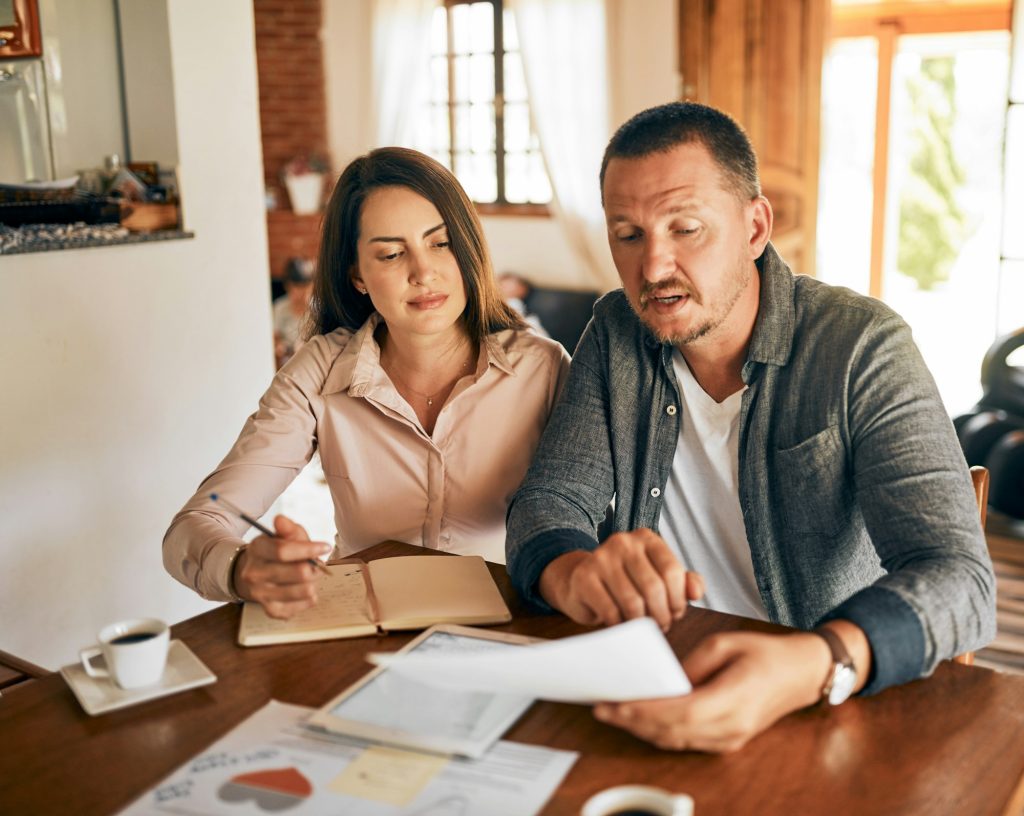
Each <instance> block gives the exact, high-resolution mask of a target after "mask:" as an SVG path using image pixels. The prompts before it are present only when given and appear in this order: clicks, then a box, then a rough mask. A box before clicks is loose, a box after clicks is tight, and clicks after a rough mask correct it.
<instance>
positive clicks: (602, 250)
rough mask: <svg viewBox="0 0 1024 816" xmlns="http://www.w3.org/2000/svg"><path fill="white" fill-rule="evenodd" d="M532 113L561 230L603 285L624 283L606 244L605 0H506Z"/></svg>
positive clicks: (596, 284)
mask: <svg viewBox="0 0 1024 816" xmlns="http://www.w3.org/2000/svg"><path fill="white" fill-rule="evenodd" d="M508 5H510V6H511V7H512V8H513V10H514V12H515V21H516V27H517V29H518V32H519V47H520V48H521V50H522V54H523V63H524V66H525V70H526V85H527V91H528V93H529V97H530V113H531V115H532V117H533V124H534V127H535V129H536V132H537V137H538V138H539V139H540V146H541V152H542V153H543V155H544V162H545V164H546V165H547V170H548V175H549V177H550V179H551V187H552V189H553V190H554V196H555V202H554V211H555V214H556V217H557V218H558V219H559V222H560V224H561V226H562V230H563V232H564V233H565V236H566V238H567V240H568V242H569V245H570V246H571V247H572V249H573V251H574V252H575V254H576V256H577V257H578V258H579V260H580V263H582V264H583V265H584V267H585V269H586V270H587V273H588V275H587V276H588V278H589V280H590V283H591V284H592V285H593V286H594V287H595V288H598V289H601V290H608V289H614V288H616V287H618V286H620V285H621V283H620V281H619V277H618V275H617V274H616V272H615V267H614V265H613V264H612V260H611V254H610V252H609V250H608V238H607V230H606V228H605V222H604V212H603V210H602V208H601V196H600V193H601V191H600V188H599V187H598V179H597V177H598V172H599V171H600V169H601V156H602V155H603V153H604V148H605V145H606V144H607V143H608V138H609V136H610V135H611V134H610V130H609V113H608V97H609V86H608V63H607V60H608V48H607V37H606V27H605V10H604V0H508Z"/></svg>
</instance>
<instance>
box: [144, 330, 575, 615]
mask: <svg viewBox="0 0 1024 816" xmlns="http://www.w3.org/2000/svg"><path fill="white" fill-rule="evenodd" d="M379 322H380V318H379V316H377V315H374V316H372V317H371V318H370V319H369V320H368V321H367V322H366V324H365V325H364V326H363V327H362V328H361V329H359V330H358V331H357V332H355V333H352V332H350V331H347V330H345V329H337V330H336V331H333V332H331V333H330V334H328V335H322V336H318V337H314V338H313V339H312V340H310V341H309V342H308V343H306V345H304V346H303V347H302V348H301V349H300V350H299V351H298V352H297V353H296V355H295V356H294V357H293V358H292V359H291V360H290V361H289V362H288V364H287V365H285V366H284V367H283V368H282V369H281V370H280V371H279V372H278V374H277V376H276V377H275V378H274V381H273V382H272V383H271V385H270V388H269V389H268V390H267V392H266V393H265V394H264V395H263V397H262V399H261V400H260V405H259V409H258V410H257V411H256V413H255V414H253V415H252V416H251V417H249V419H248V420H247V421H246V423H245V427H244V428H243V429H242V433H241V434H240V435H239V437H238V440H237V441H236V442H235V444H234V446H233V447H232V448H231V451H230V452H229V453H228V455H227V456H226V457H225V459H224V461H223V462H221V463H220V465H219V466H218V467H217V469H216V470H215V471H214V472H213V473H212V474H210V475H209V476H208V477H207V478H206V479H205V480H204V481H203V483H202V484H201V485H200V487H199V490H198V491H197V492H196V494H195V495H194V496H193V497H192V498H191V499H189V501H188V503H187V504H186V505H185V506H184V508H182V510H181V512H179V513H178V514H177V515H176V516H175V517H174V521H173V522H172V523H171V526H170V529H168V531H167V534H166V535H165V536H164V565H165V566H166V568H167V571H168V572H170V573H171V575H173V576H174V577H175V578H177V579H178V580H179V581H181V582H182V583H183V584H185V585H186V586H189V587H192V588H193V589H194V590H195V591H196V592H198V593H199V594H200V595H202V596H203V597H205V598H211V599H215V600H226V599H230V598H231V597H232V595H231V590H230V587H229V583H228V581H229V571H230V565H231V562H232V560H233V558H234V556H235V554H236V552H237V551H238V548H239V547H240V546H241V544H242V540H241V538H240V536H241V535H242V534H243V533H245V532H246V530H247V529H248V527H249V525H248V524H246V523H245V522H244V521H241V520H239V519H237V518H235V517H234V516H233V515H231V514H230V513H227V512H225V511H224V510H223V508H222V507H220V506H218V505H217V504H216V503H214V502H212V501H211V500H210V499H209V495H210V494H211V493H217V494H220V495H222V496H223V497H224V498H226V499H228V500H229V501H231V502H232V503H234V504H235V505H237V506H238V507H240V508H241V509H242V510H244V511H245V512H246V513H248V514H249V515H251V516H253V517H256V518H258V517H260V516H262V515H263V514H264V513H265V512H266V511H267V509H268V508H269V507H270V505H271V504H272V503H273V501H274V500H275V499H276V498H277V497H278V495H280V494H281V492H282V491H283V490H284V489H285V488H286V487H287V486H288V485H289V484H290V483H291V481H292V480H293V479H294V478H295V476H296V475H297V474H298V473H299V471H301V470H302V468H303V467H305V465H306V463H307V462H309V460H310V458H311V457H312V456H313V453H314V451H316V450H317V449H319V451H320V460H321V463H322V464H323V470H324V475H325V476H326V478H327V482H328V484H329V486H330V490H331V496H332V498H333V500H334V513H335V521H336V523H337V529H338V535H337V540H336V542H335V555H339V556H344V555H348V554H351V553H354V552H357V551H359V550H362V549H364V548H366V547H369V546H371V545H373V544H376V543H378V542H380V541H384V540H388V539H392V540H396V541H404V542H406V543H408V544H416V545H419V546H423V547H430V548H433V549H439V550H444V551H446V552H452V553H460V554H466V553H471V554H476V555H481V556H483V557H484V558H486V559H487V560H489V561H495V562H498V563H504V562H505V510H506V508H507V507H508V503H509V501H510V500H511V498H512V494H513V493H514V492H515V490H516V489H517V488H518V487H519V483H520V482H521V481H522V479H523V476H524V475H525V474H526V469H527V467H528V466H529V464H530V459H531V458H532V456H533V452H534V450H535V449H536V447H537V443H538V442H539V441H540V435H541V432H542V431H543V430H544V426H545V425H546V424H547V420H548V416H549V414H550V413H551V410H552V408H553V407H554V402H555V398H556V397H557V396H558V393H559V391H560V390H561V387H562V383H563V380H564V378H565V375H566V373H567V371H568V367H569V355H568V354H566V352H565V349H563V348H562V346H561V345H559V344H558V343H556V342H554V341H552V340H548V339H545V338H542V337H539V336H538V335H536V334H534V333H532V332H530V331H511V330H507V331H501V332H497V333H496V334H491V335H488V337H487V338H486V340H485V341H484V343H482V344H481V349H480V356H479V358H478V361H477V368H476V371H475V372H474V373H472V374H470V375H467V376H465V377H463V378H462V379H461V380H459V381H458V382H457V383H456V385H455V388H454V389H453V391H452V394H451V396H450V397H449V398H448V401H447V402H446V404H445V405H444V407H443V408H442V409H441V413H440V416H439V417H438V419H437V422H436V424H435V426H434V432H433V434H427V433H426V432H425V431H424V430H423V427H422V426H421V425H420V422H419V420H418V419H417V418H416V413H415V412H414V411H413V409H412V408H411V407H410V406H409V404H408V403H407V402H406V401H405V399H404V398H403V397H402V396H401V394H399V393H398V391H397V390H396V389H395V386H394V384H393V383H392V382H391V380H390V379H389V377H388V375H387V373H386V372H385V371H384V369H383V368H381V365H380V347H379V346H378V345H377V341H376V339H375V338H374V329H375V328H376V327H377V325H378V323H379ZM296 521H298V522H300V523H301V521H302V520H301V519H296Z"/></svg>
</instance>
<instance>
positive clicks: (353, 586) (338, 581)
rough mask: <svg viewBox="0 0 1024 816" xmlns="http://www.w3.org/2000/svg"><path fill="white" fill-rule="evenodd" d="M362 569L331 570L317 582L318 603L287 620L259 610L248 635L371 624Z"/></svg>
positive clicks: (358, 566) (347, 566) (356, 565)
mask: <svg viewBox="0 0 1024 816" xmlns="http://www.w3.org/2000/svg"><path fill="white" fill-rule="evenodd" d="M362 569H363V568H362V567H361V566H360V565H358V564H345V565H342V566H334V567H330V570H331V574H330V575H320V576H319V577H318V578H317V602H316V605H315V606H311V607H310V608H309V609H304V610H303V611H302V612H299V613H298V614H297V615H295V616H294V617H291V618H289V619H288V620H277V619H275V618H271V617H270V616H269V615H267V614H266V613H264V612H263V610H262V609H260V610H259V612H260V613H261V614H259V615H257V616H254V617H253V619H252V625H251V626H250V627H249V633H250V634H253V635H257V634H263V633H270V632H279V631H282V630H287V631H289V632H301V631H305V630H316V629H327V628H340V627H343V626H351V625H363V624H367V623H369V622H370V618H369V616H368V615H367V613H366V583H365V582H364V580H363V573H362Z"/></svg>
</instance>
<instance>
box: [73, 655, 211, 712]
mask: <svg viewBox="0 0 1024 816" xmlns="http://www.w3.org/2000/svg"><path fill="white" fill-rule="evenodd" d="M60 673H61V675H63V677H64V680H65V681H66V682H67V684H68V685H69V686H71V690H72V691H73V692H74V693H75V697H77V698H78V702H79V703H81V704H82V708H84V709H85V711H86V713H87V714H91V715H92V716H94V717H95V716H96V715H97V714H104V713H106V712H107V711H115V710H117V709H119V708H125V707H127V706H131V705H135V704H136V703H141V702H145V701H146V700H153V699H155V698H157V697H166V696H167V695H168V694H176V693H177V692H179V691H185V690H186V689H191V688H196V687H197V686H206V685H209V684H210V683H215V682H216V681H217V675H215V674H214V673H213V672H212V671H210V670H209V669H208V668H207V667H206V664H205V663H203V661H202V660H200V659H199V658H198V657H196V656H195V653H194V652H193V651H192V650H191V649H190V648H188V646H186V645H185V644H184V643H182V642H181V641H180V640H172V641H171V644H170V648H169V649H168V650H167V667H166V668H165V669H164V676H163V677H161V678H160V681H159V682H158V683H155V684H154V685H152V686H146V687H145V688H137V689H123V688H121V687H120V686H118V685H117V684H116V683H114V681H113V680H110V679H108V678H106V677H90V676H89V675H88V674H86V673H85V669H83V668H82V664H81V663H72V664H71V665H70V666H64V667H63V668H62V669H61V670H60Z"/></svg>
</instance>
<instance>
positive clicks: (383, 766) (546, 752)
mask: <svg viewBox="0 0 1024 816" xmlns="http://www.w3.org/2000/svg"><path fill="white" fill-rule="evenodd" d="M311 711H312V709H310V708H305V707H303V706H295V705H288V704H286V703H279V702H277V701H274V700H272V701H270V702H269V703H267V705H266V706H264V707H263V708H262V709H260V710H259V711H257V712H256V713H255V714H253V715H252V716H251V717H250V718H249V719H247V720H245V721H244V722H243V723H241V724H240V725H239V726H238V727H236V728H235V729H234V730H233V731H231V732H229V733H228V734H227V735H226V736H225V737H223V738H222V739H220V740H219V741H217V742H216V743H214V744H213V745H212V746H210V747H209V748H208V749H207V750H206V751H204V752H203V753H202V754H200V755H199V756H197V757H195V758H194V759H192V760H190V761H189V762H186V763H185V764H184V765H183V766H182V767H180V768H179V769H178V770H177V771H175V772H174V773H172V774H171V775H170V776H169V777H168V778H167V779H165V780H164V781H163V782H162V783H161V784H159V785H157V786H156V787H155V788H153V789H152V790H150V791H148V792H147V793H146V794H144V795H143V796H142V797H141V798H139V799H138V800H136V801H135V802H134V803H133V804H132V805H130V806H129V807H128V808H127V809H126V810H124V811H122V813H123V814H125V816H142V814H150V815H152V814H160V813H175V814H184V815H185V816H213V815H214V814H216V816H221V814H225V813H230V814H238V816H250V814H251V815H252V816H265V815H266V814H267V813H286V814H288V816H303V814H307V815H308V814H324V813H344V814H347V816H401V815H402V814H405V815H406V816H413V814H415V816H450V814H473V813H486V814H489V815H490V816H532V814H536V813H538V812H539V811H540V809H541V808H542V807H543V806H544V803H545V802H546V801H547V800H548V799H549V798H550V797H551V794H552V793H554V791H555V789H556V788H557V787H558V786H559V784H561V782H562V780H563V779H564V778H565V775H566V774H567V773H568V772H569V769H570V768H571V767H572V766H573V763H575V761H576V759H577V757H578V756H579V755H578V754H576V753H575V752H571V751H556V750H553V749H550V748H539V747H536V746H532V745H520V744H518V743H514V742H506V741H504V740H502V741H499V742H497V743H495V745H494V746H493V747H492V748H491V750H490V751H488V752H487V753H486V754H485V755H484V756H483V757H481V758H480V759H472V760H470V759H449V758H447V757H442V756H438V755H436V754H424V753H419V752H416V751H406V750H401V749H398V748H389V747H385V746H380V745H374V744H372V743H368V742H365V741H362V740H357V739H350V738H346V737H338V736H331V737H324V736H317V735H316V734H314V733H311V732H309V731H308V730H307V729H305V728H303V727H302V723H303V722H304V720H305V719H306V717H307V716H308V715H309V714H310V712H311Z"/></svg>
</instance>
